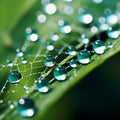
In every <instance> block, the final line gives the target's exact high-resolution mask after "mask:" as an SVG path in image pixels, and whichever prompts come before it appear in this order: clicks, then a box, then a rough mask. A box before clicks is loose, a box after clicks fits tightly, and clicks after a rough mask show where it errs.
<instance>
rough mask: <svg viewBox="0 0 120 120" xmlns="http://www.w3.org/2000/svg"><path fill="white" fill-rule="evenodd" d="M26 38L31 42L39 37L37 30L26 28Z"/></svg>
mask: <svg viewBox="0 0 120 120" xmlns="http://www.w3.org/2000/svg"><path fill="white" fill-rule="evenodd" d="M26 39H27V40H28V41H31V42H35V41H37V40H38V39H39V36H38V34H37V31H36V30H35V29H32V28H27V29H26Z"/></svg>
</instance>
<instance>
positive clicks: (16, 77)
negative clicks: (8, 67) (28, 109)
mask: <svg viewBox="0 0 120 120" xmlns="http://www.w3.org/2000/svg"><path fill="white" fill-rule="evenodd" d="M21 77H22V76H21V73H20V72H18V71H12V72H10V73H9V75H8V78H7V79H8V81H9V82H10V83H13V84H16V83H19V82H20V79H21Z"/></svg>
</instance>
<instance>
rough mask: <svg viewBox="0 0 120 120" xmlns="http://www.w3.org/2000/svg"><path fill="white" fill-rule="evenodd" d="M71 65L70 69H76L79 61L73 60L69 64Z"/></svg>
mask: <svg viewBox="0 0 120 120" xmlns="http://www.w3.org/2000/svg"><path fill="white" fill-rule="evenodd" d="M69 64H70V67H72V68H76V67H77V61H76V60H75V59H72V60H71V61H70V62H69Z"/></svg>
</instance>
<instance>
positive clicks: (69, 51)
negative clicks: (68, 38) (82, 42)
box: [68, 46, 77, 56]
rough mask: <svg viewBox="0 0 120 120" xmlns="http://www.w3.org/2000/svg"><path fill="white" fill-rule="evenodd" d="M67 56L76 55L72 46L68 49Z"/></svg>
mask: <svg viewBox="0 0 120 120" xmlns="http://www.w3.org/2000/svg"><path fill="white" fill-rule="evenodd" d="M68 54H69V55H73V56H74V55H76V54H77V51H76V48H75V47H74V46H71V47H69V48H68Z"/></svg>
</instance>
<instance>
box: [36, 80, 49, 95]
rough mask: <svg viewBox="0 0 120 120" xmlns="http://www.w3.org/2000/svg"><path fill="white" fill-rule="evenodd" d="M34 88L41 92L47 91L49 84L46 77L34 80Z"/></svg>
mask: <svg viewBox="0 0 120 120" xmlns="http://www.w3.org/2000/svg"><path fill="white" fill-rule="evenodd" d="M36 88H37V90H38V91H39V92H41V93H47V92H48V91H49V90H50V84H49V82H48V80H47V79H39V80H38V81H37V82H36Z"/></svg>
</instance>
